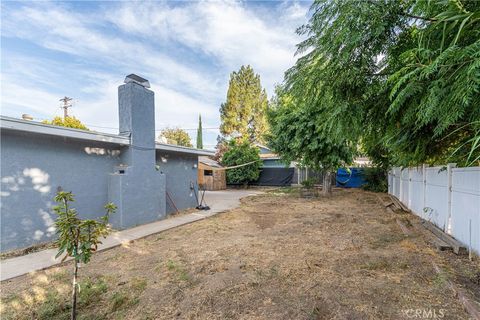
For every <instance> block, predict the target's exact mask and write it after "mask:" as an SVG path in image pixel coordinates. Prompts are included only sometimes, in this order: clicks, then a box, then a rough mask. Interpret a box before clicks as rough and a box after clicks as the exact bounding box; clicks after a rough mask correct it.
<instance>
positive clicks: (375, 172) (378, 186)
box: [362, 167, 388, 192]
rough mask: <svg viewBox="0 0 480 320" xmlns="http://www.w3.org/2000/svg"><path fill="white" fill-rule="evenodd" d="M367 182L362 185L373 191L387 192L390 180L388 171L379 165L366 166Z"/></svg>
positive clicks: (365, 175)
mask: <svg viewBox="0 0 480 320" xmlns="http://www.w3.org/2000/svg"><path fill="white" fill-rule="evenodd" d="M363 177H364V179H365V182H366V183H365V184H364V185H363V186H362V188H363V189H364V190H368V191H373V192H387V190H388V180H387V171H386V170H385V169H382V168H379V167H372V168H365V169H364V170H363Z"/></svg>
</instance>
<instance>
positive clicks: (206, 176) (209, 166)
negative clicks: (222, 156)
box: [198, 156, 227, 190]
mask: <svg viewBox="0 0 480 320" xmlns="http://www.w3.org/2000/svg"><path fill="white" fill-rule="evenodd" d="M198 184H199V185H202V186H204V187H205V189H206V190H225V189H227V177H226V174H225V169H223V167H222V165H221V164H219V163H218V162H217V161H215V160H213V159H211V158H209V157H205V156H202V157H198Z"/></svg>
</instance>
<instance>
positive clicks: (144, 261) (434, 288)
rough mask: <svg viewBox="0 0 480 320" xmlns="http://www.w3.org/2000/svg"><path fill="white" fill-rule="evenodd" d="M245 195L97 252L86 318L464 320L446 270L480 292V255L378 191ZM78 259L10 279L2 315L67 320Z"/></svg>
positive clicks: (84, 296)
mask: <svg viewBox="0 0 480 320" xmlns="http://www.w3.org/2000/svg"><path fill="white" fill-rule="evenodd" d="M242 202H243V206H242V207H241V208H238V209H236V210H233V211H230V212H227V213H223V214H220V215H217V216H215V217H213V218H210V219H207V220H204V221H200V222H196V223H194V224H190V225H186V226H183V227H179V228H177V229H174V230H170V231H167V232H162V233H160V234H157V235H152V236H150V237H148V238H145V239H142V240H138V241H135V242H133V243H130V244H128V245H126V246H124V247H118V248H115V249H111V250H108V251H105V252H102V253H98V254H96V255H95V256H94V257H93V259H92V261H91V263H90V264H88V265H86V266H82V268H81V269H80V279H81V285H80V304H79V318H80V319H172V318H178V319H441V318H443V319H468V315H467V313H465V311H464V310H463V307H462V305H461V304H460V303H459V302H458V300H457V299H456V298H455V297H454V295H453V293H452V291H451V290H450V289H449V288H448V286H447V283H448V281H449V280H451V281H454V282H457V283H458V284H460V285H463V286H464V287H465V288H466V290H468V291H469V293H470V294H471V295H472V296H474V295H477V298H478V299H480V264H479V263H478V260H477V262H469V261H468V259H467V258H465V257H457V256H454V255H453V254H452V253H445V252H442V253H438V252H436V251H435V250H434V249H433V247H431V246H430V245H428V244H427V242H426V240H425V236H424V235H420V234H419V233H415V234H414V235H413V236H410V237H406V236H405V235H404V234H403V233H402V231H401V229H400V227H399V226H398V224H397V223H396V222H395V218H396V217H398V215H396V214H393V213H388V212H387V211H385V209H384V208H383V206H382V205H381V204H380V202H379V201H378V198H377V196H376V194H373V193H367V192H363V191H360V190H351V191H336V192H335V193H334V195H332V196H331V197H328V198H316V199H303V198H300V197H299V196H298V194H297V193H296V192H292V191H291V189H286V190H285V191H283V192H282V191H281V190H279V191H272V192H269V193H266V194H263V195H260V196H255V197H250V198H246V199H244V200H243V201H242ZM405 218H408V219H410V220H414V217H413V216H411V215H406V217H405ZM432 261H433V262H435V263H436V264H437V265H439V266H441V268H442V269H444V270H446V271H447V275H446V276H445V275H438V274H437V273H436V272H435V271H434V268H433V265H432ZM71 269H72V264H71V263H66V264H65V265H64V266H61V267H58V268H52V269H49V270H47V271H43V272H37V273H35V274H32V275H28V276H22V277H19V278H16V279H13V280H10V281H6V282H4V283H2V291H1V301H2V305H1V315H2V319H68V316H69V315H68V313H69V308H70V306H69V294H70V272H71ZM419 316H420V317H419Z"/></svg>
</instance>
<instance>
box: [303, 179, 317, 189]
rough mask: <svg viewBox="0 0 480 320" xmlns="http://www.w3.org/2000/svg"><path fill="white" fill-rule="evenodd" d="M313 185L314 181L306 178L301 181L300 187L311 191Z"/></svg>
mask: <svg viewBox="0 0 480 320" xmlns="http://www.w3.org/2000/svg"><path fill="white" fill-rule="evenodd" d="M314 184H315V180H314V179H312V178H308V179H305V180H303V181H302V187H304V188H305V189H312V188H313V186H314Z"/></svg>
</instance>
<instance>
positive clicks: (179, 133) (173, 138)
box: [160, 128, 193, 147]
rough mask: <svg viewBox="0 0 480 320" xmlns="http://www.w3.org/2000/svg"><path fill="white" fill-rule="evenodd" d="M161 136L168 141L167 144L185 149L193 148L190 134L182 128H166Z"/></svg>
mask: <svg viewBox="0 0 480 320" xmlns="http://www.w3.org/2000/svg"><path fill="white" fill-rule="evenodd" d="M160 136H162V137H164V138H165V139H167V143H169V144H176V145H179V146H184V147H193V145H192V142H191V140H190V136H189V135H188V133H187V132H186V131H185V130H183V129H180V128H165V129H163V130H162V131H161V132H160Z"/></svg>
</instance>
